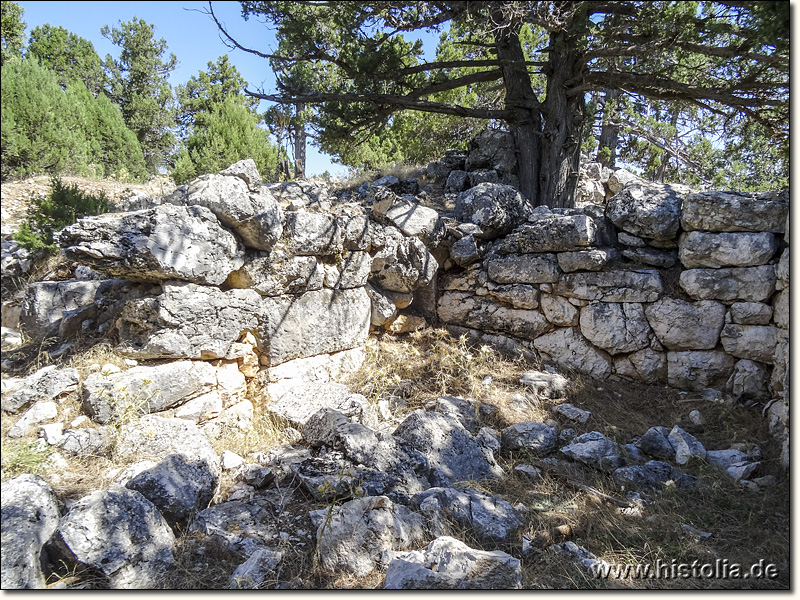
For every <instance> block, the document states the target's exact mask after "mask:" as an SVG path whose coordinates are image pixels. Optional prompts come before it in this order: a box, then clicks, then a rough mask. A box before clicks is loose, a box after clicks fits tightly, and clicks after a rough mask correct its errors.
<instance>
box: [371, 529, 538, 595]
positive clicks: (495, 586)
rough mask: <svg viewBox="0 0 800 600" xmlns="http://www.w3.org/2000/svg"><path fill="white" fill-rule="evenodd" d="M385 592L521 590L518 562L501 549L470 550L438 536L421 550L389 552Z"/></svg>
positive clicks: (520, 570)
mask: <svg viewBox="0 0 800 600" xmlns="http://www.w3.org/2000/svg"><path fill="white" fill-rule="evenodd" d="M391 556H392V560H391V562H389V566H388V567H387V569H386V579H385V580H384V583H383V587H384V589H387V590H507V589H520V588H521V587H522V563H520V561H519V560H518V559H516V558H514V557H513V556H511V555H510V554H506V553H505V552H503V551H501V550H493V551H491V552H487V551H484V550H475V549H474V548H470V547H469V546H467V545H466V544H465V543H464V542H461V541H459V540H457V539H455V538H452V537H448V536H442V537H439V538H437V539H435V540H434V541H432V542H431V543H430V544H428V546H427V547H425V548H424V549H423V550H417V551H412V552H397V553H393V554H392V555H391Z"/></svg>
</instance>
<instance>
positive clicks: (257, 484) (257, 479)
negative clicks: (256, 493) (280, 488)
mask: <svg viewBox="0 0 800 600" xmlns="http://www.w3.org/2000/svg"><path fill="white" fill-rule="evenodd" d="M274 480H275V473H274V472H273V471H272V469H270V468H269V467H262V466H261V465H260V464H258V463H247V464H243V465H242V466H241V467H239V469H238V470H237V471H236V481H241V482H243V483H246V484H247V485H249V486H252V487H253V488H255V489H257V490H260V489H263V488H265V487H267V486H268V485H269V484H270V483H272V482H273V481H274Z"/></svg>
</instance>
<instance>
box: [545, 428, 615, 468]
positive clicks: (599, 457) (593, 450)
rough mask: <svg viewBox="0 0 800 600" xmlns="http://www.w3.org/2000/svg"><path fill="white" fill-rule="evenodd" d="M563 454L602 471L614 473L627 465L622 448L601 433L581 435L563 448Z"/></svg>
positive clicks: (592, 432)
mask: <svg viewBox="0 0 800 600" xmlns="http://www.w3.org/2000/svg"><path fill="white" fill-rule="evenodd" d="M561 452H562V453H563V454H565V455H566V456H568V457H569V458H571V459H573V460H577V461H579V462H582V463H583V464H585V465H588V466H590V467H594V468H596V469H600V470H601V471H613V470H615V469H618V468H620V467H624V466H625V464H626V460H625V451H624V450H623V449H622V447H621V446H620V445H619V444H618V443H616V442H614V441H612V440H610V439H608V438H607V437H606V436H604V435H603V434H602V433H600V432H599V431H591V432H589V433H584V434H583V435H579V436H578V437H576V438H575V439H574V440H573V441H572V443H570V444H569V445H568V446H564V447H563V448H561Z"/></svg>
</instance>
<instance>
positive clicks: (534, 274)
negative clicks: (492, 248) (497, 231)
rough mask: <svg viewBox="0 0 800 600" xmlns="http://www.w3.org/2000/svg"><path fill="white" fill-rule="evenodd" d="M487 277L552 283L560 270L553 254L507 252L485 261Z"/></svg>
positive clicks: (508, 280)
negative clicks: (505, 254) (507, 253)
mask: <svg viewBox="0 0 800 600" xmlns="http://www.w3.org/2000/svg"><path fill="white" fill-rule="evenodd" d="M486 271H487V272H488V274H489V278H490V279H492V281H496V282H497V283H554V282H556V281H558V278H559V276H560V274H561V271H560V270H559V268H558V264H557V263H556V257H555V255H554V254H509V255H507V256H501V257H495V258H490V259H489V260H487V261H486Z"/></svg>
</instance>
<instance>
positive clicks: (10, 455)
mask: <svg viewBox="0 0 800 600" xmlns="http://www.w3.org/2000/svg"><path fill="white" fill-rule="evenodd" d="M51 452H52V448H51V447H50V446H48V445H47V444H44V443H43V441H42V440H36V441H33V442H28V441H22V440H19V441H13V442H9V443H8V444H3V452H2V456H3V459H2V472H3V481H7V480H9V479H13V478H14V477H17V476H19V475H22V474H24V473H33V474H35V475H38V474H42V473H44V472H45V471H46V466H47V459H48V458H49V456H50V454H51Z"/></svg>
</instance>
